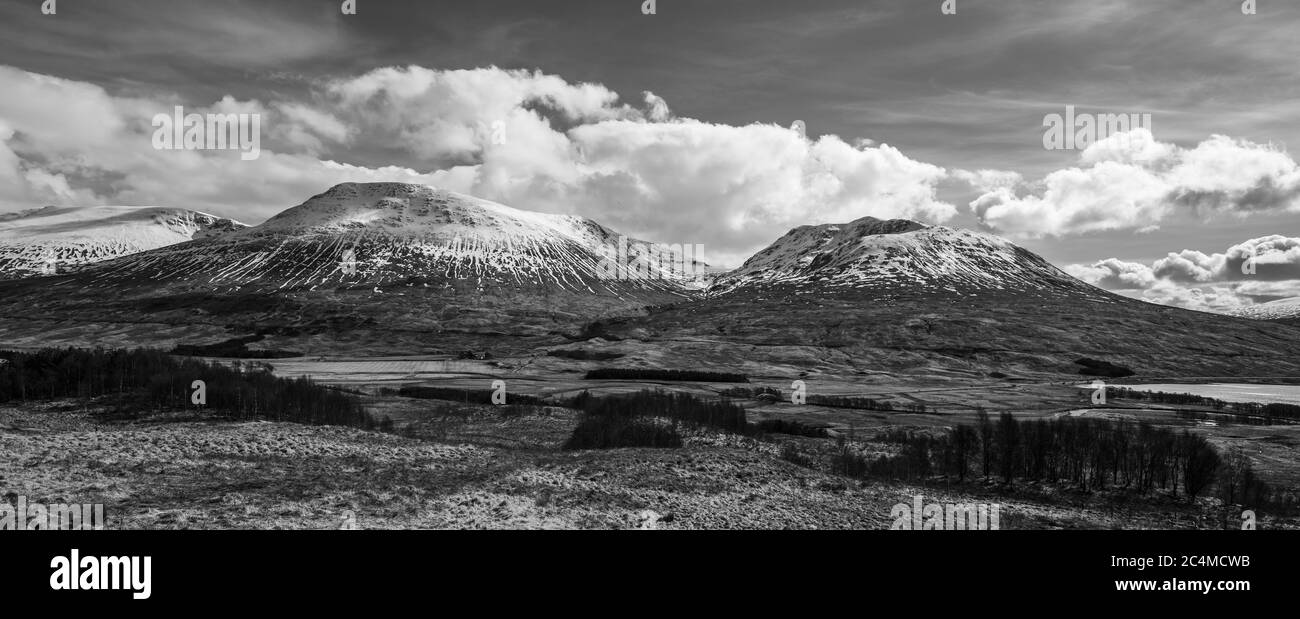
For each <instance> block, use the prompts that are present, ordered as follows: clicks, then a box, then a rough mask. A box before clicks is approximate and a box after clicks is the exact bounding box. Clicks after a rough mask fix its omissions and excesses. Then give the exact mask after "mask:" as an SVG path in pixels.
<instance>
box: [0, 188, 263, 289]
mask: <svg viewBox="0 0 1300 619" xmlns="http://www.w3.org/2000/svg"><path fill="white" fill-rule="evenodd" d="M245 227H247V226H245V225H244V224H242V223H239V222H237V221H234V220H231V219H224V218H221V217H217V216H215V215H209V214H207V213H200V212H198V211H191V210H187V209H180V208H162V207H152V206H140V207H136V206H93V207H73V208H58V207H53V206H47V207H44V208H39V209H31V210H27V211H21V212H18V213H5V214H0V279H8V278H16V277H27V276H32V275H53V274H56V273H61V272H67V271H69V270H72V269H75V268H77V267H81V266H83V265H87V264H92V263H96V262H101V261H104V260H111V259H113V258H118V257H121V256H126V255H129V254H134V253H138V252H142V251H147V250H150V249H157V248H159V247H166V246H168V245H174V244H176V243H183V242H185V241H190V240H193V239H202V238H208V237H213V236H218V235H220V234H225V233H228V232H232V231H234V230H239V229H242V228H245Z"/></svg>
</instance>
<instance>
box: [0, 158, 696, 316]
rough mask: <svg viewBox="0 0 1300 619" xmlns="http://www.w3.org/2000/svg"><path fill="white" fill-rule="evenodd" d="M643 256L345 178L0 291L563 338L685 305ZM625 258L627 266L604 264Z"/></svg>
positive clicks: (551, 222) (120, 305) (91, 306)
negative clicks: (233, 223) (248, 221)
mask: <svg viewBox="0 0 1300 619" xmlns="http://www.w3.org/2000/svg"><path fill="white" fill-rule="evenodd" d="M619 247H626V250H625V253H626V254H627V255H625V256H622V257H620V256H618V255H617V254H618V251H619V250H618V248H619ZM648 247H649V246H648V245H646V244H643V243H641V242H639V241H636V240H635V239H627V238H625V237H622V236H621V235H619V234H618V233H616V232H614V231H612V230H610V229H608V228H605V227H604V226H601V225H600V224H597V223H596V222H593V221H590V220H587V219H583V218H580V217H573V216H568V215H551V214H543V213H535V212H529V211H522V210H518V209H513V208H510V207H507V206H504V205H501V204H497V203H494V202H490V201H487V200H480V199H477V198H473V197H470V196H465V195H460V194H456V193H453V192H449V191H443V190H439V189H435V188H432V187H427V186H423V185H409V184H402V183H368V184H357V183H345V184H342V185H338V186H336V187H333V188H331V189H330V190H328V191H326V192H325V193H322V194H320V195H317V196H314V197H312V198H310V199H309V200H307V201H306V202H304V203H302V204H301V205H298V206H295V207H292V208H290V209H288V210H286V211H284V212H282V213H280V214H278V215H276V216H275V217H272V218H271V219H269V220H267V221H266V222H264V223H262V224H260V225H258V226H254V227H251V228H245V229H242V230H237V231H234V232H230V233H227V234H222V235H219V236H212V237H210V238H203V239H199V240H195V241H191V242H188V243H182V244H179V245H172V246H168V247H163V248H159V249H154V250H152V251H146V252H141V253H138V254H132V255H129V256H125V257H122V258H118V259H116V260H112V261H108V262H102V263H99V264H95V265H92V266H89V267H86V268H83V269H81V270H79V271H77V272H76V273H73V274H71V275H69V276H66V277H60V278H56V279H52V280H49V281H42V282H41V284H40V286H29V287H22V286H17V287H12V288H11V289H8V290H5V289H0V293H6V294H7V296H9V297H10V298H13V299H21V300H22V301H21V304H22V305H25V306H28V307H33V306H34V307H42V308H47V310H48V311H47V313H48V315H51V316H60V317H73V316H75V317H77V318H78V319H80V320H95V321H108V322H132V321H134V322H138V321H140V320H149V321H161V322H164V323H167V324H179V323H181V322H200V323H204V324H208V325H212V326H220V327H222V328H226V329H227V330H228V331H230V332H234V333H240V334H245V333H252V332H258V333H262V332H267V333H286V334H301V333H308V334H310V333H321V332H325V331H331V330H333V331H339V330H342V331H355V330H357V329H375V330H387V331H390V332H397V331H401V332H406V333H411V332H416V333H419V334H420V335H419V336H417V337H424V338H428V339H433V338H435V336H436V334H438V333H444V334H445V333H471V334H480V335H486V336H490V335H503V334H514V335H520V334H523V335H545V334H548V333H564V334H570V335H572V336H575V337H576V336H577V334H578V332H579V330H580V329H581V328H582V326H583V325H584V324H585V323H586V322H587V321H589V320H591V319H594V318H597V317H600V316H602V315H606V314H610V313H625V312H629V311H638V310H639V308H643V307H645V306H648V305H657V304H664V303H673V302H678V301H682V300H684V299H688V298H691V297H692V296H694V295H695V294H696V292H695V289H696V288H698V282H697V281H696V278H695V277H694V276H693V273H694V270H695V269H696V268H697V267H703V265H701V264H698V263H696V262H695V261H693V260H691V259H690V258H689V257H687V256H683V255H682V254H681V253H677V254H670V255H667V256H666V257H665V256H659V255H656V256H655V258H656V260H653V261H651V260H649V258H648V257H646V254H648V253H649V250H648ZM641 258H645V259H641ZM673 260H677V261H678V262H677V263H675V264H674V263H673ZM626 262H633V263H635V264H637V265H638V266H639V270H635V271H632V272H630V273H629V272H623V271H620V270H619V269H617V268H616V267H617V266H618V265H619V264H623V263H626ZM682 262H686V263H688V264H690V265H691V267H692V268H691V269H687V268H684V267H683V266H682ZM631 275H639V276H638V277H631ZM12 309H15V310H16V309H18V308H17V306H13V308H12ZM0 311H3V308H0ZM394 337H396V336H394ZM442 339H444V340H445V339H446V337H445V336H444V337H443V338H442Z"/></svg>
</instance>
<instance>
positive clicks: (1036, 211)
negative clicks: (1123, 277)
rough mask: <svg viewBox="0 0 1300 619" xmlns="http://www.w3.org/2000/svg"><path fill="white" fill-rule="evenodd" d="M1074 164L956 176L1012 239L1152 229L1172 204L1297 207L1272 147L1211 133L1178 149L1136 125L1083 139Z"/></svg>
mask: <svg viewBox="0 0 1300 619" xmlns="http://www.w3.org/2000/svg"><path fill="white" fill-rule="evenodd" d="M1080 164H1081V165H1080V166H1078V167H1070V168H1066V169H1062V170H1057V171H1054V172H1051V173H1050V174H1048V175H1047V176H1046V177H1044V178H1043V179H1042V180H1040V181H1036V182H1032V183H1028V182H1024V181H1020V180H1018V179H1017V177H1015V176H1014V173H1001V174H997V173H994V172H991V171H981V173H978V174H971V173H967V174H959V175H957V176H958V178H961V179H963V180H966V181H967V182H968V183H970V184H971V185H972V186H974V187H975V188H976V189H978V190H980V191H982V192H983V193H982V194H981V195H980V196H979V197H977V198H975V199H974V200H973V201H972V202H971V204H970V207H971V210H972V211H973V212H974V213H975V216H976V217H977V218H978V219H979V220H980V221H981V222H982V223H984V224H985V225H987V226H989V227H990V228H992V229H994V230H997V231H999V232H1002V233H1005V234H1008V235H1010V236H1017V237H1042V236H1062V235H1068V234H1078V233H1087V232H1097V231H1104V230H1138V231H1151V230H1153V229H1155V228H1156V227H1158V226H1159V225H1160V223H1161V222H1162V221H1163V220H1165V218H1167V217H1168V216H1170V215H1171V214H1172V213H1174V212H1175V211H1176V210H1177V209H1190V210H1193V211H1195V212H1199V213H1202V214H1211V213H1216V212H1229V213H1235V214H1248V213H1250V212H1252V211H1278V210H1289V211H1300V168H1298V167H1297V165H1296V162H1295V161H1294V160H1293V159H1292V158H1291V157H1290V155H1288V154H1287V153H1286V152H1285V151H1282V150H1279V149H1277V148H1276V147H1274V146H1272V145H1263V144H1256V143H1253V142H1249V141H1246V140H1234V139H1232V138H1229V137H1225V136H1221V135H1214V136H1211V137H1210V138H1209V139H1207V140H1205V141H1203V142H1201V143H1200V144H1197V145H1196V146H1195V147H1193V148H1180V147H1178V146H1176V145H1174V144H1168V143H1161V142H1157V141H1155V139H1154V138H1153V137H1152V136H1151V134H1150V132H1149V131H1148V130H1146V129H1135V130H1133V131H1130V132H1127V133H1121V134H1117V135H1112V136H1110V137H1108V138H1107V139H1104V140H1100V141H1098V142H1096V143H1094V144H1092V145H1090V146H1089V147H1088V148H1087V149H1085V150H1084V151H1083V152H1082V153H1081V154H1080ZM1011 181H1015V182H1011Z"/></svg>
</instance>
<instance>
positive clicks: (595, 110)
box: [0, 66, 956, 264]
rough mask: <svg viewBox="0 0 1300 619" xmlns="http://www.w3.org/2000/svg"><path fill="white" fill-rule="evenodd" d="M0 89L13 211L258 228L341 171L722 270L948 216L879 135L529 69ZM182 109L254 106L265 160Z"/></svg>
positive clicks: (936, 173) (1, 82) (24, 77)
mask: <svg viewBox="0 0 1300 619" xmlns="http://www.w3.org/2000/svg"><path fill="white" fill-rule="evenodd" d="M0 90H3V91H4V92H6V97H4V99H3V100H2V101H0V179H4V180H5V181H6V183H4V187H3V188H0V208H6V209H14V208H27V207H30V206H39V205H42V204H46V203H55V204H71V203H82V204H85V203H106V202H113V203H125V204H157V205H175V206H183V207H189V208H199V209H206V210H212V211H216V212H218V213H221V214H223V215H228V216H232V217H236V218H242V219H246V220H249V221H253V222H256V221H260V220H261V219H263V218H265V217H268V216H270V215H272V214H274V213H276V212H278V211H279V210H282V209H284V208H287V207H289V206H292V205H294V204H297V203H299V202H301V201H302V200H303V199H305V198H307V197H309V196H312V195H315V194H317V193H319V192H320V191H323V190H324V189H325V188H327V187H329V186H331V185H334V184H336V183H339V182H345V181H369V180H387V181H405V182H417V183H427V184H433V185H436V186H440V187H444V188H447V189H451V190H455V191H462V192H465V193H470V194H474V195H477V196H480V197H484V198H487V199H492V200H497V201H500V202H503V203H505V204H508V205H511V206H515V207H518V208H524V209H530V210H539V211H548V212H563V213H571V214H577V215H583V216H587V217H591V218H593V219H596V220H597V221H600V222H602V223H606V224H608V225H610V226H611V227H614V228H616V229H619V230H621V231H623V232H625V233H627V234H632V235H636V236H640V237H642V238H647V239H652V240H657V241H663V242H683V243H685V242H689V243H703V244H704V245H705V250H706V255H705V258H706V260H709V261H711V262H714V263H720V264H734V263H738V262H739V260H740V259H742V258H744V257H746V256H748V255H749V254H750V253H752V252H753V251H755V250H756V249H758V248H759V247H761V246H762V245H763V244H764V243H766V242H769V241H770V240H771V239H773V238H775V237H777V236H779V235H780V234H782V233H784V232H785V231H786V230H788V229H789V228H792V227H795V226H798V225H803V224H806V223H809V222H826V221H845V220H850V219H854V218H857V217H861V216H864V215H873V216H877V217H907V218H918V219H922V220H927V221H931V222H942V221H945V220H947V219H948V218H950V217H952V216H953V215H954V214H955V213H956V209H955V207H953V206H952V205H951V204H947V203H944V202H941V201H938V200H937V199H936V196H935V192H936V185H937V183H938V182H939V181H940V180H942V179H943V178H944V177H945V175H946V172H945V171H944V170H943V169H942V168H940V167H937V166H933V165H930V164H927V163H923V162H919V161H915V160H913V159H910V158H908V157H907V156H906V155H904V154H903V153H901V152H900V151H899V150H897V149H895V148H893V147H890V146H888V145H875V144H874V143H873V142H870V141H869V140H866V141H862V140H855V141H853V142H852V144H851V143H850V142H846V141H845V140H842V139H841V138H839V137H837V136H822V137H820V138H818V139H816V140H815V141H814V140H809V139H807V138H804V137H802V136H800V135H799V134H798V133H796V132H794V131H791V130H790V129H788V128H784V127H778V126H775V125H767V124H752V125H747V126H743V127H737V126H729V125H723V124H716V123H708V122H703V121H699V120H694V119H689V118H676V117H674V116H673V114H672V112H671V110H670V108H669V106H668V102H666V101H664V100H663V99H662V98H661V97H658V96H657V95H654V94H653V93H649V92H646V93H642V100H641V102H640V103H641V104H642V105H641V106H640V107H636V106H633V105H629V104H626V103H621V102H620V100H619V97H618V95H617V93H614V92H613V91H610V90H609V89H607V88H605V87H604V86H602V85H599V84H573V83H569V82H567V81H565V80H564V79H562V78H560V77H558V76H554V75H546V74H542V73H540V72H535V71H521V70H503V69H498V68H495V67H491V68H482V69H471V70H454V71H451V70H449V71H442V70H434V69H427V68H423V67H418V66H412V67H389V68H381V69H376V70H373V71H370V72H367V73H365V74H362V75H359V76H356V77H353V78H349V79H339V80H335V81H331V82H328V83H324V84H323V85H321V86H320V88H319V89H318V90H317V91H316V92H314V93H311V94H310V95H309V96H308V97H307V98H305V99H303V100H276V101H266V102H263V101H256V100H254V101H239V100H236V99H234V98H233V97H226V98H223V99H222V100H221V101H218V102H215V103H211V104H204V103H203V102H183V101H175V100H172V99H171V98H168V97H158V98H156V99H126V98H119V97H114V96H111V95H110V94H108V93H107V92H106V91H104V90H103V89H102V88H100V87H98V86H95V85H91V84H86V83H80V82H74V81H69V80H61V79H56V78H49V77H45V76H39V75H34V74H31V73H28V72H25V71H22V70H19V69H14V68H8V67H0ZM10 93H19V95H21V96H18V97H14V96H11V94H10ZM175 105H184V106H185V107H186V111H187V112H200V113H201V112H204V111H209V110H211V111H221V112H250V113H259V114H262V115H263V119H262V127H263V132H264V133H265V134H266V135H265V136H264V140H263V143H262V145H261V148H262V150H261V157H260V158H259V159H257V160H255V161H241V160H240V159H239V156H238V154H237V153H235V152H230V151H225V152H222V151H159V150H154V149H153V148H152V143H151V140H150V135H151V133H152V130H153V128H152V127H151V125H150V119H151V118H152V117H153V116H154V115H155V114H158V113H170V112H171V110H172V107H173V106H175ZM367 155H368V156H367ZM333 159H338V160H341V161H335V160H333ZM362 160H366V161H400V162H402V164H403V165H395V166H393V165H389V166H382V167H373V166H366V165H361V164H358V163H355V162H356V161H362ZM348 161H351V162H352V163H349V162H348ZM105 179H107V180H105Z"/></svg>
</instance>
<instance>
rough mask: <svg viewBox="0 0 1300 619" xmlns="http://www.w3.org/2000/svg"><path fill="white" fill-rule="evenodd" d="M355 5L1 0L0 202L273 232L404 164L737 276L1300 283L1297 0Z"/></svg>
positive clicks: (1161, 293) (1138, 291)
mask: <svg viewBox="0 0 1300 619" xmlns="http://www.w3.org/2000/svg"><path fill="white" fill-rule="evenodd" d="M342 4H343V3H342V2H341V1H335V0H280V1H277V2H273V3H272V2H257V1H237V0H202V1H195V0H122V1H117V2H104V1H102V0H55V3H54V6H53V8H54V11H55V12H54V13H53V14H46V12H45V11H43V7H44V8H45V9H49V8H50V5H49V3H48V2H45V1H44V0H0V212H9V211H17V210H23V209H28V208H35V207H40V206H44V205H49V204H54V205H60V206H89V205H96V204H129V205H156V206H176V207H185V208H193V209H197V210H202V211H206V212H210V213H214V214H219V215H223V216H228V217H233V218H236V219H239V220H242V221H244V222H246V223H251V224H256V223H259V222H261V221H262V220H264V219H265V218H267V217H269V216H271V215H274V214H275V213H277V212H279V211H281V210H283V209H285V208H288V207H291V206H294V205H296V204H299V203H301V202H303V201H304V200H306V199H307V198H309V197H310V196H312V195H315V194H318V193H320V192H322V191H324V190H325V189H327V188H328V187H330V186H332V185H334V184H336V183H339V182H348V181H354V182H361V181H381V180H382V181H404V182H419V183H426V184H432V185H435V186H438V187H443V188H446V189H451V190H455V191H461V192H464V193H469V194H473V195H476V196H479V197H482V198H486V199H491V200H496V201H499V202H502V203H504V204H507V205H510V206H514V207H516V208H522V209H528V210H537V211H545V212H556V213H570V214H575V215H582V216H586V217H590V218H592V219H595V220H597V221H599V222H601V223H603V224H605V225H607V226H610V227H612V228H614V229H616V230H618V231H620V232H623V233H625V234H628V235H629V236H634V237H638V238H644V239H649V240H654V241H660V242H664V243H690V244H696V243H700V244H703V245H704V246H705V256H706V259H707V260H708V261H710V262H712V263H714V264H718V265H720V266H737V265H738V264H739V263H740V262H742V261H743V260H744V259H745V258H746V257H748V256H749V255H751V254H752V253H753V252H755V251H757V250H759V249H761V248H762V247H764V246H766V245H767V244H769V243H771V242H772V241H773V240H775V239H776V238H778V237H779V236H780V235H781V234H783V233H785V232H786V231H788V230H789V229H791V228H793V227H796V226H799V225H805V224H819V223H836V222H845V221H849V220H852V219H856V218H858V217H863V216H874V217H880V218H892V217H903V218H909V219H915V220H918V221H922V222H925V223H929V224H942V225H948V226H954V227H963V228H972V229H978V230H982V231H986V232H990V233H993V234H998V235H1001V236H1005V237H1007V238H1010V239H1012V240H1013V241H1015V242H1017V243H1020V244H1021V245H1024V246H1025V247H1027V248H1028V249H1030V250H1032V251H1035V252H1037V253H1039V254H1041V255H1043V256H1044V257H1045V258H1047V259H1048V260H1050V261H1052V262H1053V263H1055V264H1057V265H1059V266H1061V267H1062V268H1064V269H1066V270H1067V271H1068V272H1070V273H1071V274H1073V275H1075V276H1077V277H1080V278H1082V279H1084V280H1086V281H1089V282H1091V283H1095V284H1097V285H1099V286H1102V287H1105V288H1108V289H1112V290H1115V291H1117V292H1120V293H1121V294H1126V295H1129V296H1133V297H1136V298H1143V299H1147V300H1150V301H1153V302H1159V303H1168V304H1173V305H1180V306H1183V307H1190V308H1194V309H1204V310H1209V311H1225V312H1226V311H1232V310H1234V309H1235V308H1239V307H1241V306H1244V305H1250V304H1254V303H1260V302H1266V301H1270V300H1274V299H1279V298H1285V297H1291V296H1297V295H1300V236H1297V235H1300V230H1298V229H1297V226H1296V223H1297V221H1298V216H1300V169H1298V168H1297V165H1296V157H1295V156H1294V155H1292V154H1291V153H1290V151H1289V150H1288V145H1289V144H1300V136H1298V135H1297V133H1298V132H1300V122H1297V121H1300V105H1297V96H1296V95H1297V94H1298V93H1297V90H1300V79H1297V78H1298V77H1300V75H1297V74H1298V73H1300V63H1297V62H1295V59H1296V58H1297V57H1300V37H1297V36H1295V33H1296V32H1300V5H1298V4H1296V3H1294V2H1290V1H1283V0H1257V1H1256V2H1253V3H1243V2H1240V1H1237V0H1143V1H1140V2H1139V1H1136V0H1134V1H1121V0H1056V1H1053V2H1043V1H1036V0H952V1H951V2H944V1H943V0H878V1H872V0H807V1H804V2H789V1H788V0H780V1H770V0H655V2H654V3H653V4H654V7H653V8H654V12H653V14H646V9H647V8H648V7H647V3H646V2H645V1H644V0H593V1H576V0H575V1H567V0H545V1H540V0H530V1H505V0H476V1H474V2H468V1H462V2H437V1H425V2H397V1H393V0H356V2H355V5H356V9H357V10H356V13H355V14H344V13H343V11H342V10H341V8H342V7H341V5H342ZM1243 4H1253V5H1254V11H1255V12H1254V14H1246V12H1244V11H1243ZM945 5H947V6H948V8H951V9H955V11H952V12H950V14H945V12H944V8H945ZM176 106H182V107H183V108H184V111H185V113H198V114H227V113H246V114H256V115H257V117H258V118H259V119H260V133H259V134H258V135H259V136H260V144H259V155H258V157H257V158H256V159H247V158H245V157H241V156H240V155H241V153H239V152H237V151H234V150H195V149H167V148H158V147H157V146H158V143H157V140H156V139H155V137H156V136H155V135H154V134H155V130H156V129H157V125H156V124H155V117H156V116H157V115H159V114H171V113H172V111H173V110H174V108H175V107H176ZM1068 109H1072V110H1073V114H1072V115H1070V116H1069V118H1070V120H1073V121H1074V122H1073V123H1070V124H1069V125H1068V127H1067V126H1066V125H1065V119H1066V118H1067V114H1068V112H1067V110H1068ZM1120 118H1122V119H1123V120H1124V121H1126V122H1127V121H1130V120H1132V121H1133V122H1128V123H1127V125H1120V124H1117V119H1120ZM1080 119H1084V120H1080ZM1094 121H1096V123H1095V124H1094ZM796 123H797V124H799V125H801V126H802V131H800V130H799V129H798V128H796V127H795V125H796ZM1098 126H1100V130H1097V131H1089V129H1096V128H1098ZM1053 131H1055V133H1053ZM1066 133H1069V134H1071V135H1070V138H1073V139H1068V140H1066V139H1062V136H1064V134H1066Z"/></svg>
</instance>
